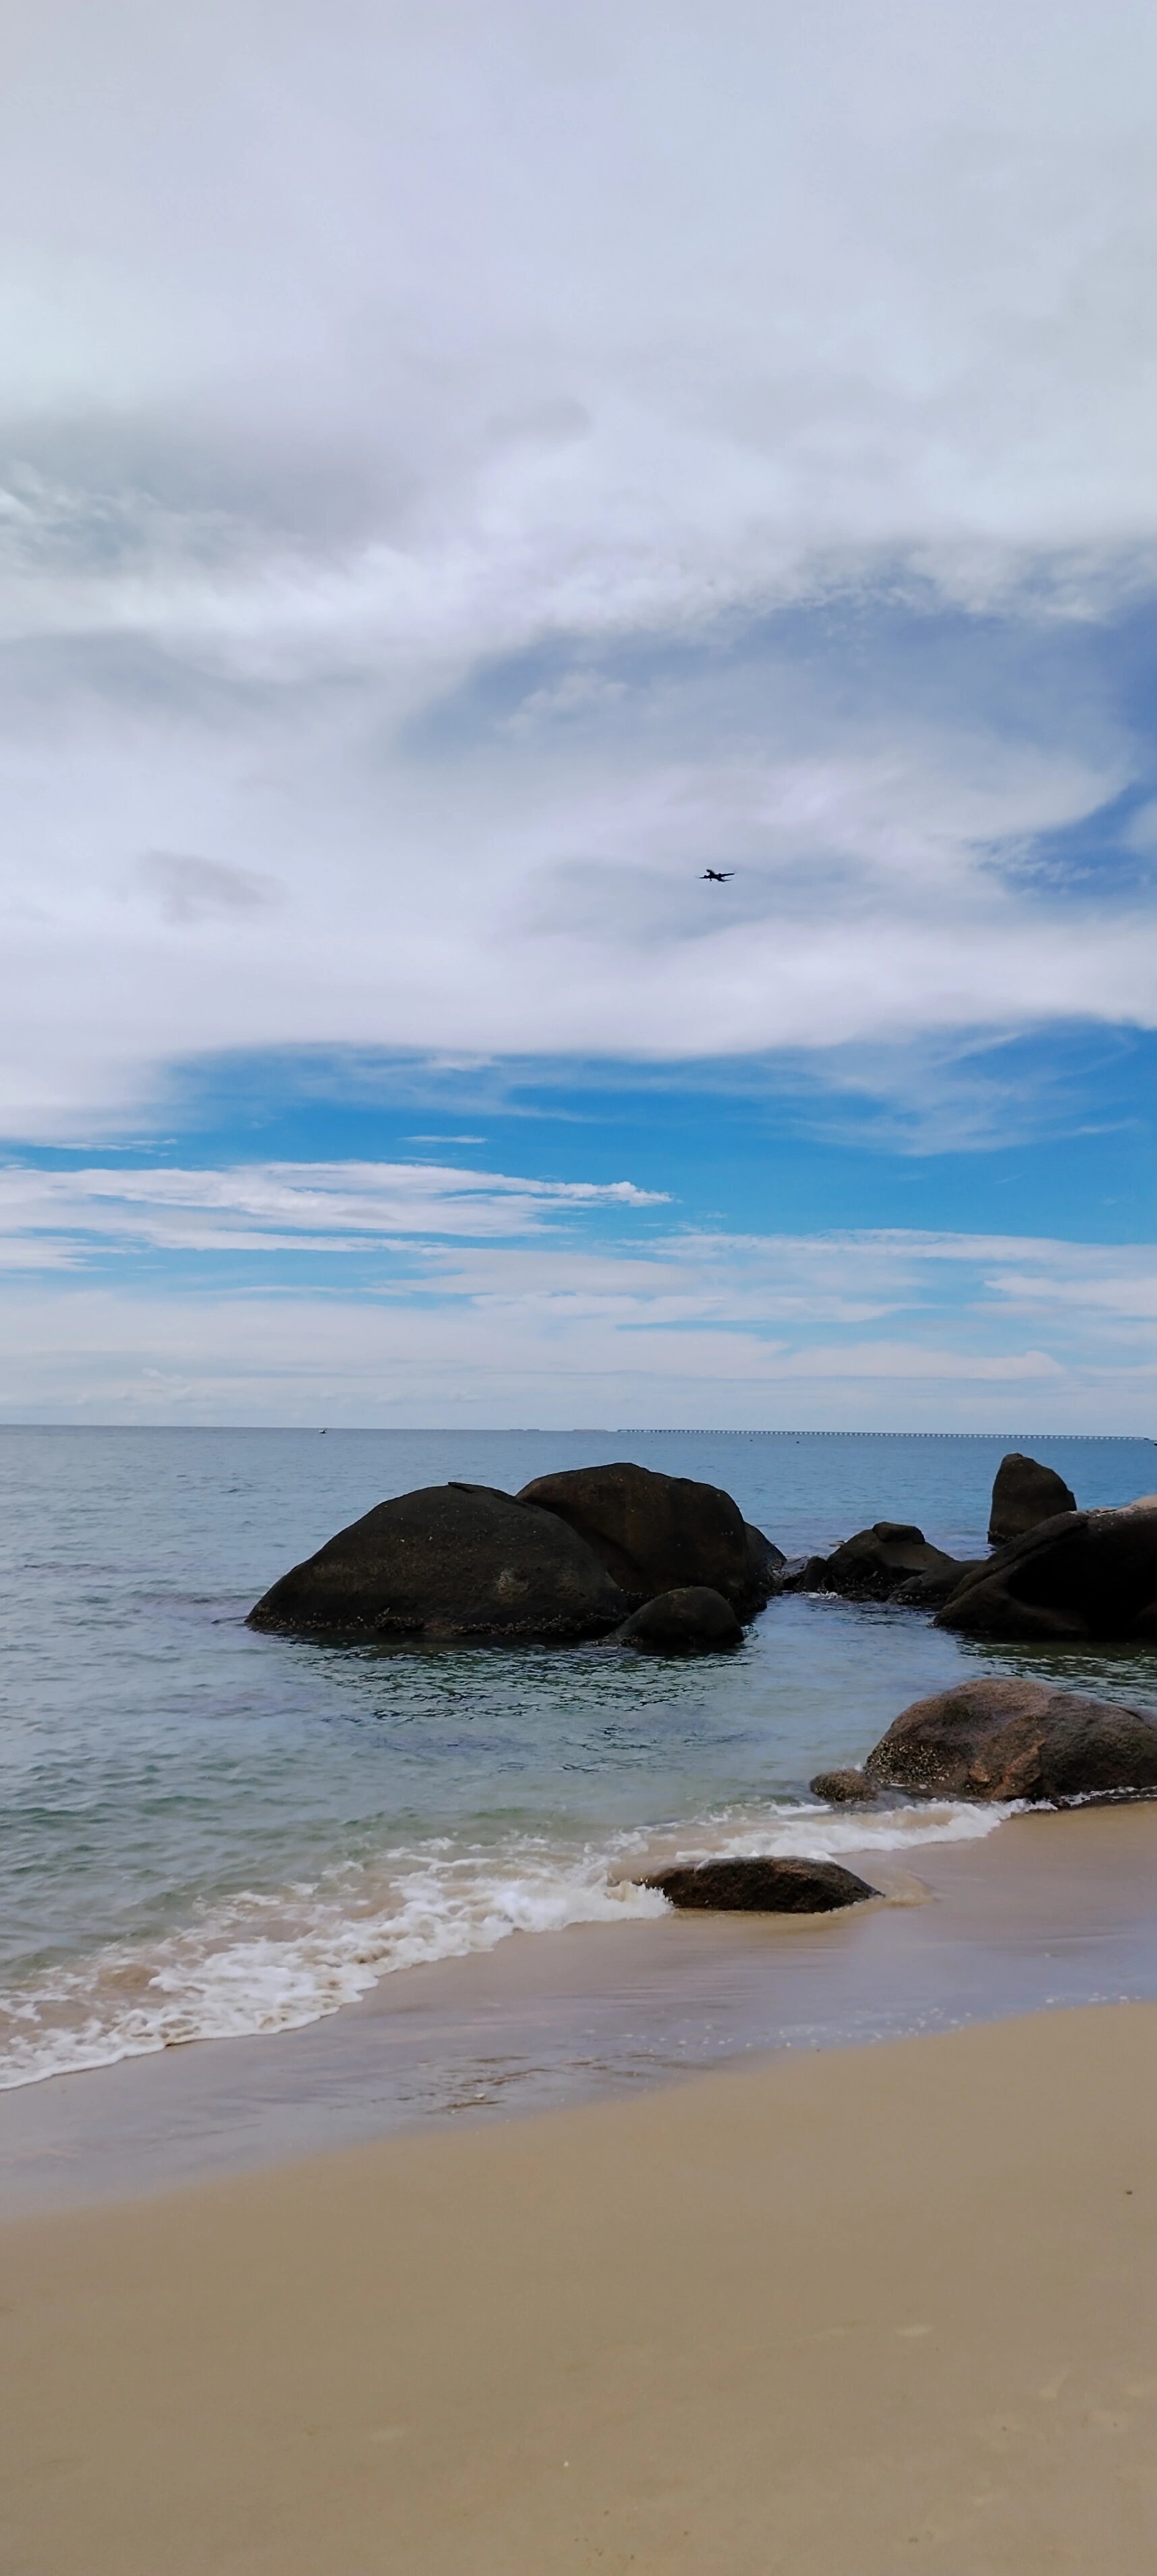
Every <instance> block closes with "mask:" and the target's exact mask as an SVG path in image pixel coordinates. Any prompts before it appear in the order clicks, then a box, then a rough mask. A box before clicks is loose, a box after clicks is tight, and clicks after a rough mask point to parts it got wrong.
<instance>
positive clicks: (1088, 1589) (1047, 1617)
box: [936, 1498, 1157, 1644]
mask: <svg viewBox="0 0 1157 2576" xmlns="http://www.w3.org/2000/svg"><path fill="white" fill-rule="evenodd" d="M936 1625H937V1627H938V1628H952V1629H954V1630H955V1631H956V1632H957V1634H958V1635H961V1636H966V1637H991V1638H994V1639H1005V1638H1007V1639H1009V1640H1014V1641H1018V1642H1019V1641H1021V1640H1023V1641H1024V1642H1025V1643H1030V1644H1031V1643H1038V1642H1039V1643H1040V1644H1047V1643H1049V1642H1050V1641H1051V1640H1055V1641H1056V1642H1057V1643H1058V1644H1065V1643H1080V1642H1083V1641H1085V1640H1091V1641H1094V1642H1104V1643H1108V1642H1110V1641H1113V1642H1121V1643H1127V1642H1130V1641H1134V1640H1135V1641H1137V1642H1141V1641H1150V1640H1152V1641H1154V1642H1157V1505H1154V1504H1153V1503H1151V1502H1150V1501H1149V1500H1148V1498H1146V1501H1145V1502H1144V1503H1134V1504H1131V1505H1129V1506H1127V1507H1126V1508H1125V1509H1124V1510H1123V1511H1116V1512H1059V1513H1058V1514H1057V1516H1056V1518H1055V1519H1054V1520H1051V1521H1042V1522H1041V1523H1040V1526H1039V1528H1037V1529H1034V1530H1028V1531H1026V1533H1025V1535H1024V1537H1023V1538H1014V1539H1010V1540H1009V1543H1008V1545H1007V1547H1002V1548H998V1550H997V1552H996V1554H995V1556H991V1557H989V1558H988V1560H987V1562H986V1563H985V1564H983V1565H981V1566H979V1567H977V1568H976V1569H974V1571H973V1572H972V1573H971V1574H966V1575H965V1576H964V1578H963V1580H962V1581H961V1582H960V1583H959V1584H958V1586H957V1588H956V1590H955V1592H954V1593H952V1595H951V1596H950V1598H949V1599H948V1600H947V1601H946V1602H945V1604H944V1607H943V1609H942V1610H940V1611H939V1612H938V1613H937V1619H936Z"/></svg>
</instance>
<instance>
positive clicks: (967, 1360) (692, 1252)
mask: <svg viewBox="0 0 1157 2576" xmlns="http://www.w3.org/2000/svg"><path fill="white" fill-rule="evenodd" d="M0 1177H2V1182H3V1188H2V1191H0V1271H3V1270H7V1271H8V1272H9V1274H10V1276H9V1278H8V1281H7V1282H6V1284H5V1285H4V1287H3V1289H2V1290H0V1324H2V1325H3V1340H4V1347H5V1350H6V1357H5V1359H4V1361H3V1363H2V1365H0V1415H7V1416H8V1417H9V1418H11V1417H12V1416H16V1417H17V1418H19V1417H20V1416H21V1415H27V1414H32V1415H39V1416H43V1415H44V1414H46V1413H47V1414H48V1415H49V1416H50V1417H55V1418H60V1419H65V1420H69V1419H78V1418H79V1419H84V1418H85V1417H86V1415H90V1414H91V1415H92V1416H94V1417H95V1418H98V1419H101V1420H109V1419H111V1420H129V1421H133V1420H149V1419H161V1418H163V1419H174V1418H175V1419H177V1420H187V1421H194V1422H195V1421H220V1420H233V1421H256V1422H261V1421H271V1422H276V1421H286V1422H329V1421H333V1422H338V1421H342V1420H350V1421H366V1422H370V1423H373V1422H390V1421H394V1422H401V1423H407V1424H421V1423H426V1422H432V1421H441V1420H450V1421H455V1420H459V1419H461V1420H473V1421H476V1422H492V1423H496V1422H501V1421H503V1420H511V1419H515V1420H518V1421H522V1422H525V1423H529V1424H533V1423H542V1424H543V1425H547V1426H550V1425H559V1424H564V1423H567V1422H573V1421H575V1420H576V1419H578V1420H586V1421H590V1422H597V1421H601V1422H606V1423H609V1424H614V1423H616V1422H629V1423H639V1424H643V1423H652V1424H663V1423H672V1422H680V1423H694V1422H702V1423H706V1424H710V1423H719V1424H732V1423H734V1424H736V1425H738V1426H740V1427H749V1428H759V1427H764V1428H773V1427H777V1426H782V1425H785V1424H792V1423H796V1424H799V1425H801V1426H804V1427H806V1426H810V1425H812V1424H815V1423H820V1424H823V1423H826V1422H828V1421H830V1420H831V1419H832V1417H833V1413H834V1414H835V1416H836V1418H838V1419H839V1420H841V1421H842V1422H843V1423H845V1424H848V1425H851V1426H855V1425H861V1426H863V1427H871V1426H872V1425H873V1424H875V1423H879V1424H881V1425H882V1426H884V1427H889V1428H903V1427H905V1426H906V1425H908V1424H920V1423H922V1422H924V1421H925V1420H926V1419H927V1417H928V1413H929V1409H930V1408H931V1409H933V1410H934V1412H935V1418H936V1420H937V1422H938V1424H939V1425H940V1426H941V1427H951V1426H952V1425H954V1424H955V1425H958V1426H960V1427H964V1428H967V1427H987V1428H999V1427H1000V1426H1001V1424H1002V1423H1008V1422H1010V1421H1016V1420H1019V1421H1022V1422H1023V1421H1024V1420H1025V1419H1026V1418H1028V1419H1030V1420H1032V1421H1035V1422H1036V1423H1037V1425H1038V1427H1043V1428H1045V1429H1052V1430H1080V1429H1091V1428H1096V1429H1099V1430H1105V1429H1119V1430H1132V1429H1135V1427H1136V1422H1137V1420H1138V1419H1139V1418H1140V1419H1144V1418H1147V1408H1148V1407H1150V1406H1151V1404H1152V1401H1153V1396H1154V1392H1155V1391H1157V1368H1155V1366H1154V1361H1153V1355H1152V1354H1153V1323H1154V1319H1155V1317H1157V1261H1155V1258H1154V1253H1153V1251H1152V1248H1150V1247H1145V1246H1139V1247H1123V1246H1120V1245H1108V1246H1105V1245H1088V1244H1076V1243H1066V1242H1059V1241H1051V1240H1043V1239H1039V1238H1033V1237H1017V1236H1009V1235H1004V1236H1001V1235H995V1236H991V1237H986V1236H984V1235H979V1234H972V1235H969V1234H954V1233H937V1232H918V1231H916V1230H912V1229H907V1230H898V1229H893V1230H879V1229H876V1230H868V1229H860V1230H857V1231H855V1232H834V1231H833V1232H829V1233H826V1234H814V1235H769V1234H763V1235H761V1234H740V1233H736V1232H733V1231H723V1230H718V1231H715V1232H709V1231H707V1230H705V1229H703V1228H691V1227H685V1226H684V1227H678V1226H675V1225H673V1224H672V1221H671V1215H670V1212H669V1211H668V1210H667V1209H666V1208H665V1207H664V1204H663V1202H662V1199H661V1195H660V1194H659V1193H656V1192H647V1191H643V1190H640V1189H638V1188H636V1187H635V1186H634V1185H633V1184H631V1183H629V1182H620V1183H616V1184H612V1185H610V1186H609V1187H608V1186H600V1185H593V1184H592V1185H588V1184H583V1183H572V1184H554V1185H543V1184H540V1183H536V1182H534V1181H527V1180H522V1179H518V1178H512V1177H510V1176H506V1175H493V1174H485V1173H483V1174H475V1173H469V1172H465V1171H460V1170H456V1169H455V1168H453V1167H435V1166H429V1167H413V1166H406V1165H394V1166H373V1165H359V1166H348V1167H343V1166H339V1165H328V1166H326V1165H322V1166H309V1167H301V1168H297V1169H295V1168H292V1167H286V1166H284V1165H273V1166H266V1167H262V1166H257V1165H251V1166H248V1167H246V1168H244V1169H240V1170H236V1171H232V1172H230V1173H228V1174H222V1173H218V1172H212V1171H204V1172H200V1173H198V1172H193V1171H173V1170H149V1169H144V1168H137V1169H125V1170H121V1171H117V1172H108V1171H103V1170H100V1169H89V1170H85V1171H76V1172H70V1173H45V1172H42V1171H28V1170H22V1171H15V1170H10V1171H8V1172H5V1173H4V1174H3V1175H2V1176H0ZM146 1255H147V1256H150V1261H146V1260H145V1259H144V1258H143V1256H146ZM150 1262H151V1266H150ZM158 1263H159V1264H160V1265H161V1266H160V1267H158V1266H157V1265H158ZM31 1268H36V1269H38V1270H39V1271H40V1272H41V1273H42V1274H43V1276H42V1277H41V1279H40V1280H39V1282H38V1285H37V1288H36V1292H35V1295H34V1296H33V1295H32V1294H30V1293H29V1289H28V1288H27V1286H25V1285H23V1284H22V1282H21V1278H20V1273H21V1272H22V1271H27V1270H29V1269H31ZM62 1271H63V1272H65V1273H67V1274H68V1275H67V1277H64V1278H62V1277H61V1276H60V1273H61V1272H62Z"/></svg>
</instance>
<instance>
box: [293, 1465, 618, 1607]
mask: <svg viewBox="0 0 1157 2576" xmlns="http://www.w3.org/2000/svg"><path fill="white" fill-rule="evenodd" d="M628 1606H629V1605H628V1602H627V1601H626V1599H625V1598H624V1596H623V1594H622V1593H621V1592H620V1591H619V1589H618V1587H617V1585H616V1584H615V1583H614V1582H613V1581H612V1579H611V1577H610V1575H609V1574H608V1573H607V1571H606V1568H605V1566H604V1565H603V1564H602V1563H601V1562H600V1560H599V1558H598V1557H597V1556H596V1555H595V1554H594V1552H593V1550H592V1549H591V1548H589V1547H587V1546H586V1544H585V1542H584V1541H583V1540H582V1539H581V1538H580V1537H579V1535H578V1533H577V1532H576V1531H575V1530H573V1529H571V1528H570V1527H569V1526H568V1524H567V1523H566V1521H563V1520H560V1519H559V1518H558V1516H557V1514H556V1513H554V1512H544V1511H538V1510H536V1509H535V1507H534V1505H533V1504H528V1503H523V1502H516V1501H515V1500H514V1498H513V1496H512V1495H510V1494H500V1493H496V1492H495V1491H494V1490H493V1488H492V1487H490V1486H486V1485H428V1486H425V1487H424V1488H423V1489H422V1490H421V1491H420V1492H418V1493H413V1494H399V1495H398V1496H397V1497H396V1499H395V1500H394V1501H392V1502H388V1503H378V1504H377V1505H376V1506H375V1508H374V1510H373V1511H371V1512H366V1513H365V1514H364V1516H363V1518H362V1519H361V1520H359V1521H352V1522H351V1523H350V1526H349V1528H348V1529H343V1530H339V1531H338V1533H337V1536H336V1538H331V1539H327V1541H326V1544H325V1546H324V1547H319V1548H318V1550H317V1553H316V1555H315V1556H311V1557H307V1558H306V1561H305V1563H304V1564H303V1565H295V1566H294V1567H293V1569H292V1571H291V1572H290V1573H289V1574H283V1575H282V1577H281V1580H280V1582H279V1583H275V1584H274V1585H273V1587H272V1590H271V1591H269V1592H267V1593H265V1594H264V1596H263V1598H262V1599H261V1600H260V1601H259V1602H258V1603H257V1605H256V1608H255V1609H253V1610H251V1611H250V1613H249V1625H250V1627H252V1628H273V1629H280V1630H284V1631H288V1632H289V1633H291V1634H298V1635H310V1636H329V1637H350V1638H352V1637H381V1638H389V1637H410V1636H427V1637H494V1638H501V1637H544V1638H575V1637H597V1636H602V1635H605V1633H606V1631H607V1630H608V1629H609V1628H614V1627H616V1626H617V1625H618V1623H619V1621H620V1620H621V1619H622V1617H623V1614H624V1612H625V1611H626V1610H627V1608H628Z"/></svg>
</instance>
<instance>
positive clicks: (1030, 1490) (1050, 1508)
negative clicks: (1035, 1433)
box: [988, 1449, 1077, 1546]
mask: <svg viewBox="0 0 1157 2576" xmlns="http://www.w3.org/2000/svg"><path fill="white" fill-rule="evenodd" d="M1076 1508H1077V1498H1076V1495H1075V1494H1074V1493H1073V1492H1072V1490H1071V1488H1070V1487H1069V1486H1068V1485H1066V1483H1065V1480H1064V1477H1063V1476H1058V1475H1057V1474H1056V1473H1055V1471H1054V1470H1053V1468H1051V1467H1042V1466H1041V1465H1040V1463H1039V1461H1038V1460H1037V1459H1036V1458H1026V1457H1025V1456H1024V1455H1023V1453H1022V1452H1021V1450H1019V1449H1010V1450H1009V1453H1008V1456H1007V1458H1002V1459H1001V1462H1000V1465H999V1467H998V1468H997V1471H996V1481H995V1483H994V1485H993V1488H992V1511H991V1514H990V1516H989V1523H988V1535H989V1538H990V1540H991V1541H992V1542H993V1544H994V1545H996V1546H1000V1545H1002V1544H1003V1542H1004V1540H1005V1539H1010V1538H1023V1536H1024V1533H1025V1531H1026V1530H1031V1529H1036V1528H1037V1527H1038V1526H1039V1524H1040V1522H1041V1521H1051V1520H1055V1519H1056V1516H1057V1513H1058V1512H1075V1510H1076Z"/></svg>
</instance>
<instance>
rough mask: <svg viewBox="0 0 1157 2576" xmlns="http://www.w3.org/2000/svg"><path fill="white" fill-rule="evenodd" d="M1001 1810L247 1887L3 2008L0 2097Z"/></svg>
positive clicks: (424, 1855) (382, 1866)
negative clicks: (664, 1884)
mask: <svg viewBox="0 0 1157 2576" xmlns="http://www.w3.org/2000/svg"><path fill="white" fill-rule="evenodd" d="M1010 1812H1012V1811H1011V1810H1010V1809H1009V1808H1006V1807H984V1808H976V1807H964V1806H955V1805H952V1804H950V1803H947V1802H946V1803H945V1804H943V1805H928V1806H921V1807H895V1808H890V1809H886V1810H884V1811H883V1812H877V1813H864V1812H862V1811H861V1812H854V1811H851V1812H847V1811H845V1812H841V1811H837V1810H833V1809H830V1808H826V1807H819V1806H815V1807H812V1806H802V1805H788V1804H787V1803H786V1802H770V1803H768V1804H767V1805H764V1806H762V1807H760V1808H759V1809H758V1810H754V1811H753V1810H752V1809H751V1808H750V1807H745V1808H743V1809H742V1810H739V1809H730V1810H723V1811H719V1812H717V1813H715V1814H714V1815H712V1816H706V1817H703V1818H700V1819H699V1820H697V1821H696V1822H695V1823H692V1824H687V1823H684V1824H679V1825H674V1824H673V1825H670V1826H666V1827H659V1828H650V1829H647V1830H646V1831H636V1832H633V1833H622V1834H619V1835H617V1836H615V1837H614V1839H613V1841H611V1842H610V1843H602V1844H600V1845H598V1846H595V1845H587V1846H586V1847H585V1848H584V1849H582V1850H580V1851H576V1850H574V1848H573V1847H571V1848H569V1849H568V1848H567V1847H565V1846H563V1845H561V1844H560V1843H558V1842H555V1841H551V1840H550V1839H549V1838H548V1837H546V1836H528V1835H523V1836H518V1837H512V1838H511V1840H510V1841H509V1842H508V1843H506V1844H505V1845H503V1846H502V1847H501V1848H500V1849H497V1850H494V1849H491V1850H481V1849H479V1848H477V1847H474V1848H471V1849H469V1850H461V1849H457V1848H455V1847H454V1845H453V1844H452V1843H450V1842H449V1841H448V1840H447V1839H446V1838H445V1837H440V1838H437V1839H434V1840H431V1841H428V1842H425V1843H423V1844H420V1845H418V1846H416V1847H414V1848H412V1849H399V1850H394V1851H392V1852H388V1853H385V1854H383V1855H382V1856H381V1857H380V1858H379V1859H377V1860H375V1861H373V1862H357V1863H353V1862H350V1863H345V1864H341V1865H339V1866H337V1867H335V1868H333V1869H331V1870H328V1871H326V1872H325V1873H323V1874H322V1875H321V1876H320V1877H319V1878H317V1879H316V1880H310V1881H302V1882H299V1883H298V1884H296V1885H293V1886H290V1887H286V1888H283V1889H281V1890H280V1891H278V1892H277V1893H276V1894H265V1893H259V1892H252V1891H246V1892H242V1893H240V1894H238V1895H235V1896H232V1897H230V1898H228V1899H226V1900H223V1901H221V1902H218V1903H217V1904H215V1905H212V1906H207V1907H205V1908H203V1909H202V1910H201V1911H200V1912H199V1913H198V1914H197V1915H196V1916H195V1917H194V1919H193V1920H192V1921H190V1922H188V1923H186V1924H184V1925H183V1926H182V1927H181V1928H180V1929H178V1930H174V1931H172V1932H170V1933H168V1934H166V1935H164V1936H163V1937H160V1938H153V1939H152V1940H151V1941H149V1942H148V1943H145V1942H141V1943H139V1944H136V1943H130V1942H120V1943H109V1944H106V1945H105V1946H104V1947H102V1948H100V1949H97V1950H94V1951H92V1952H90V1953H89V1954H88V1955H87V1956H85V1957H82V1958H80V1959H74V1960H71V1961H69V1962H67V1963H61V1964H57V1965H55V1966H53V1967H51V1968H48V1969H45V1970H42V1971H41V1972H40V1973H39V1974H38V1975H36V1976H35V1977H33V1978H29V1979H28V1980H26V1981H25V1982H24V1983H23V1984H22V1985H21V1986H19V1987H17V1988H15V1989H10V1990H9V1992H8V1994H7V1995H6V1996H3V1997H0V2091H9V2090H12V2089H13V2088H14V2087H16V2086H19V2085H24V2084H35V2083H40V2082H43V2081H44V2080H45V2079H46V2078H47V2077H49V2076H52V2075H61V2074H77V2073H80V2072H81V2071H82V2070H84V2069H86V2068H91V2067H97V2066H110V2065H115V2064H117V2063H118V2062H119V2061H120V2060H121V2059H124V2058H129V2057H144V2056H150V2055H152V2054H154V2053H155V2052H157V2051H159V2050H161V2049H164V2048H173V2047H178V2046H181V2045H184V2044H186V2043H188V2042H191V2041H195V2040H208V2039H234V2038H254V2037H257V2036H260V2035H262V2034H268V2033H273V2032H278V2031H290V2030H301V2029H304V2028H305V2027H306V2025H307V2024H308V2023H310V2022H314V2021H320V2020H323V2019H325V2017H326V2016H327V2015H328V2014H330V2013H335V2012H339V2011H340V2010H341V2008H342V2006H343V2005H345V2004H350V2003H356V2002H357V2000H358V1998H359V1997H360V1996H362V1995H364V1994H366V1993H368V1991H369V1990H370V1988H371V1987H373V1986H375V1985H377V1984H378V1982H379V1980H380V1979H381V1978H382V1977H385V1976H389V1975H392V1974H394V1973H396V1972H397V1971H399V1970H401V1969H405V1968H413V1967H423V1966H431V1965H433V1964H434V1963H435V1962H437V1961H439V1960H443V1959H461V1958H466V1957H468V1956H469V1955H470V1954H471V1953H472V1952H481V1951H488V1950H493V1949H495V1948H497V1946H498V1944H499V1943H500V1942H501V1941H503V1940H505V1939H507V1938H508V1936H509V1935H510V1934H511V1933H514V1932H559V1931H564V1930H567V1929H569V1928H570V1927H572V1926H574V1925H578V1924H583V1923H618V1924H629V1923H632V1922H641V1921H648V1920H650V1921H655V1920H656V1919H659V1918H661V1917H662V1915H663V1914H664V1912H665V1910H666V1904H665V1899H664V1898H663V1897H662V1896H660V1895H658V1894H656V1893H655V1891H654V1890H652V1889H649V1888H645V1887H640V1886H639V1885H638V1884H637V1883H636V1881H637V1876H638V1875H639V1874H640V1873H641V1872H643V1871H645V1870H647V1869H653V1868H657V1867H660V1866H662V1865H663V1863H664V1862H665V1861H667V1860H670V1859H672V1858H674V1857H675V1856H676V1855H677V1856H678V1857H679V1858H681V1859H685V1860H699V1859H708V1858H710V1857H713V1856H719V1855H721V1854H726V1855H729V1856H735V1857H739V1856H746V1855H753V1854H756V1853H760V1852H771V1853H775V1854H778V1855H788V1854H800V1855H806V1856H809V1857H811V1858H816V1859H843V1858H845V1857H847V1856H848V1855H851V1854H854V1853H859V1854H860V1855H861V1856H864V1857H867V1856H869V1855H870V1854H871V1853H873V1852H880V1853H883V1852H889V1851H896V1852H905V1851H912V1850H914V1849H916V1848H918V1847H919V1845H921V1844H926V1843H945V1842H960V1841H971V1840H974V1839H977V1838H980V1837H982V1836H984V1835H985V1834H989V1833H992V1832H993V1831H994V1830H995V1828H996V1827H997V1826H998V1825H999V1824H1000V1823H1001V1822H1002V1820H1003V1818H1004V1817H1005V1816H1006V1815H1007V1814H1009V1813H1010Z"/></svg>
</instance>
